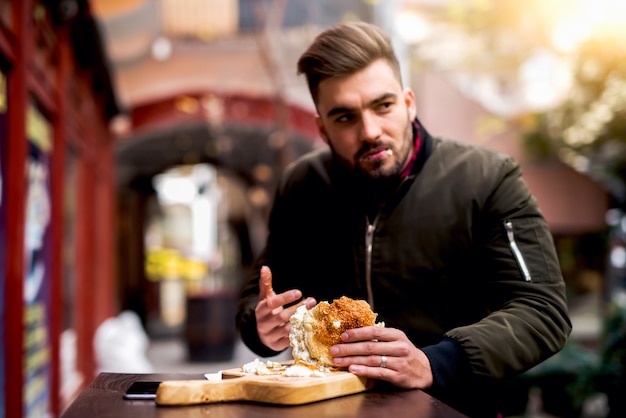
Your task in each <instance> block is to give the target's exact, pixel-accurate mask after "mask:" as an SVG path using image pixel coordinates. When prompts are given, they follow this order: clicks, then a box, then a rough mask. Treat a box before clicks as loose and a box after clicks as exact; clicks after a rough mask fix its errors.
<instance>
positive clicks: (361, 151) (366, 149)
mask: <svg viewBox="0 0 626 418" xmlns="http://www.w3.org/2000/svg"><path fill="white" fill-rule="evenodd" d="M392 145H393V144H386V143H385V142H383V141H376V142H371V143H369V142H368V143H364V144H363V146H362V147H361V148H359V150H358V151H357V152H356V154H354V157H355V159H357V160H358V159H360V158H361V157H363V156H364V155H365V154H367V153H369V152H372V150H375V149H377V148H386V149H390V150H393V146H392Z"/></svg>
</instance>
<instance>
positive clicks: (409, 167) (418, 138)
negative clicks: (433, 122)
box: [402, 121, 422, 178]
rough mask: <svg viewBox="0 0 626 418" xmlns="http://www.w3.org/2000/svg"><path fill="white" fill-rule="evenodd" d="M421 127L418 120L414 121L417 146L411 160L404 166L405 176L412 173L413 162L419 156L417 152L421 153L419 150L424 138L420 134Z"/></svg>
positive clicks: (403, 175)
mask: <svg viewBox="0 0 626 418" xmlns="http://www.w3.org/2000/svg"><path fill="white" fill-rule="evenodd" d="M419 128H420V126H419V124H418V123H417V121H413V135H414V136H415V146H414V148H413V155H411V158H410V159H409V161H407V163H406V166H405V167H404V170H402V177H403V178H404V177H406V176H408V175H409V174H411V170H412V169H413V163H415V159H416V158H417V154H418V153H419V150H420V145H421V143H422V138H421V135H420V129H419Z"/></svg>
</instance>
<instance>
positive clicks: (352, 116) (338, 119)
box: [335, 113, 354, 123]
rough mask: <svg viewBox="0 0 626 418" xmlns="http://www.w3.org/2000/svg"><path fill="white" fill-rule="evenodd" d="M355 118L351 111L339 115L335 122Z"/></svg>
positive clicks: (345, 121)
mask: <svg viewBox="0 0 626 418" xmlns="http://www.w3.org/2000/svg"><path fill="white" fill-rule="evenodd" d="M352 120H354V115H353V114H351V113H344V114H343V115H340V116H339V117H337V118H335V123H347V122H350V121H352Z"/></svg>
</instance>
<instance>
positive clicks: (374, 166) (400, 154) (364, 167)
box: [353, 117, 414, 182]
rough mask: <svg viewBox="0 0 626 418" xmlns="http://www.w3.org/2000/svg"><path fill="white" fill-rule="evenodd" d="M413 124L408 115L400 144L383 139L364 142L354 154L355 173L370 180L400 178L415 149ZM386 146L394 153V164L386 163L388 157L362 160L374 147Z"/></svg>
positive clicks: (392, 156)
mask: <svg viewBox="0 0 626 418" xmlns="http://www.w3.org/2000/svg"><path fill="white" fill-rule="evenodd" d="M413 137H414V134H413V124H412V122H411V121H410V120H409V118H408V117H407V121H406V127H405V129H404V134H403V136H402V138H401V140H400V142H399V143H398V144H396V143H394V142H391V143H385V142H383V141H376V142H373V143H370V142H367V143H364V144H363V146H362V147H361V148H360V149H359V150H358V151H357V152H356V154H355V155H354V158H353V161H354V168H353V171H354V174H355V175H356V176H357V177H360V178H363V179H369V180H373V181H376V180H380V181H383V182H384V181H385V180H392V179H396V178H399V177H400V175H401V173H402V171H403V170H404V167H405V166H406V164H407V161H408V160H409V158H410V156H411V151H412V150H413V148H414V147H413ZM379 147H385V148H388V149H389V150H390V151H391V152H392V154H391V156H390V157H391V158H392V159H393V160H392V164H391V165H385V163H388V159H380V160H375V161H373V162H370V163H364V162H363V161H362V159H361V158H362V157H363V156H364V155H365V154H367V153H368V152H370V151H371V150H373V149H376V148H379Z"/></svg>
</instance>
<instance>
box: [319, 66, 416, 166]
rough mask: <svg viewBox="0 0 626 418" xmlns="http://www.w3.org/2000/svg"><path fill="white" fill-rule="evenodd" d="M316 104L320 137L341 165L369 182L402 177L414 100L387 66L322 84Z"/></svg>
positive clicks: (410, 137) (409, 145)
mask: <svg viewBox="0 0 626 418" xmlns="http://www.w3.org/2000/svg"><path fill="white" fill-rule="evenodd" d="M316 104H317V111H318V116H317V119H316V121H317V126H318V129H319V131H320V134H321V136H322V138H323V139H324V140H325V141H326V142H327V143H328V145H329V146H330V147H331V149H332V150H333V152H334V153H335V155H336V156H337V157H339V158H340V159H341V160H342V161H344V162H345V163H346V164H348V165H349V166H350V167H351V168H353V169H354V170H357V171H362V172H363V173H365V174H367V175H368V176H369V177H371V178H383V177H392V176H396V175H399V174H400V173H401V172H402V169H403V168H404V166H405V165H406V163H407V161H408V159H409V156H410V155H411V154H412V152H413V131H412V121H413V119H414V118H415V115H416V108H415V96H414V95H413V92H412V91H411V90H410V89H405V90H403V89H402V85H401V83H400V81H399V80H398V79H397V78H396V76H395V75H394V72H393V70H392V68H391V67H390V66H389V64H388V63H387V62H386V61H385V60H383V59H380V60H377V61H374V62H373V63H372V64H370V65H369V66H367V67H365V68H364V69H363V70H360V71H358V72H356V73H354V74H351V75H347V76H342V77H333V78H328V79H326V80H324V81H322V82H321V83H320V84H319V87H318V97H317V103H316Z"/></svg>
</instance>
